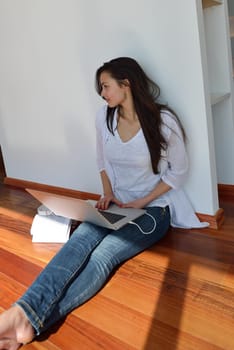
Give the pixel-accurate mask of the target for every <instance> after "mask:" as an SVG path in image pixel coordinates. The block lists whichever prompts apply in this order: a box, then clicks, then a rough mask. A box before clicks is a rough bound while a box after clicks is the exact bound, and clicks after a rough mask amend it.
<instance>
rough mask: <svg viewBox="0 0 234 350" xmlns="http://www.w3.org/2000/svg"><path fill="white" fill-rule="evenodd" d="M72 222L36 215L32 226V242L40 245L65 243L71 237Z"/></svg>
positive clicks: (66, 219) (62, 218)
mask: <svg viewBox="0 0 234 350" xmlns="http://www.w3.org/2000/svg"><path fill="white" fill-rule="evenodd" d="M71 224H72V220H71V219H68V218H65V217H62V216H57V215H54V214H50V215H39V214H36V215H35V217H34V219H33V222H32V226H31V235H32V241H33V242H38V243H65V242H67V241H68V239H69V236H70V230H71Z"/></svg>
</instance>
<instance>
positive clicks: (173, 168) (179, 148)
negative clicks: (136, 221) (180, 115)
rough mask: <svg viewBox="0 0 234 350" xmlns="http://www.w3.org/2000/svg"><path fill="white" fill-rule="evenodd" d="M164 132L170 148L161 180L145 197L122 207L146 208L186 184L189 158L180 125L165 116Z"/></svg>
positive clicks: (171, 117)
mask: <svg viewBox="0 0 234 350" xmlns="http://www.w3.org/2000/svg"><path fill="white" fill-rule="evenodd" d="M163 132H164V136H165V138H166V140H167V143H168V148H167V151H166V158H165V159H164V158H163V159H162V161H163V162H164V163H165V162H166V164H167V166H166V167H165V170H164V171H162V173H161V180H160V181H159V182H158V183H157V185H156V186H155V188H154V189H153V190H152V191H151V192H150V193H149V194H147V195H146V196H145V197H142V198H139V199H137V200H134V201H132V202H129V203H125V204H124V205H122V207H125V208H127V207H133V208H144V207H145V206H147V205H148V204H149V203H150V202H152V201H153V200H155V199H157V198H159V197H160V196H162V195H163V194H164V193H166V192H168V191H169V190H171V189H178V188H180V187H181V186H182V185H183V184H184V182H185V180H186V178H187V173H188V157H187V152H186V147H185V142H184V138H183V134H182V132H181V129H180V127H179V125H178V123H177V122H176V120H175V119H174V117H173V116H170V115H169V114H166V115H164V124H163Z"/></svg>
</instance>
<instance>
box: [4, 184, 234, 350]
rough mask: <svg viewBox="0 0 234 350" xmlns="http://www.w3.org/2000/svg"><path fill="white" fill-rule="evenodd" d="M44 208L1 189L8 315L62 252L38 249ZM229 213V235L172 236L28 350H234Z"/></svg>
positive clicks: (233, 216) (230, 213) (233, 230)
mask: <svg viewBox="0 0 234 350" xmlns="http://www.w3.org/2000/svg"><path fill="white" fill-rule="evenodd" d="M1 180H2V179H1ZM37 207H38V203H37V202H36V200H34V199H32V198H31V197H30V195H28V194H26V193H25V192H24V191H22V190H19V189H14V188H11V187H7V186H4V185H3V184H2V181H1V182H0V311H3V310H4V309H6V308H8V307H9V306H10V305H11V304H12V303H13V302H14V301H15V300H16V299H17V298H18V297H19V296H20V295H21V294H22V293H23V292H24V291H25V290H26V288H27V286H29V285H30V283H31V282H32V281H33V279H34V278H35V277H36V276H37V274H38V273H39V272H40V270H41V269H42V268H43V266H45V264H46V263H47V262H48V261H49V260H50V259H51V258H52V256H53V255H54V254H55V253H56V252H57V250H58V249H59V248H60V247H61V245H60V244H38V243H32V242H31V237H30V234H29V230H30V226H31V222H32V219H33V216H34V215H35V212H36V208H37ZM222 207H223V208H224V209H225V213H226V220H225V223H224V225H223V227H222V229H220V230H219V231H215V230H209V229H203V230H171V231H170V233H169V234H168V236H167V237H166V238H165V239H163V240H162V241H161V242H160V243H159V244H158V245H157V246H155V247H153V248H152V249H150V250H148V251H146V252H144V253H142V254H140V255H138V256H137V257H135V258H133V259H132V260H130V261H128V262H127V263H125V264H124V265H123V266H121V267H120V268H119V269H118V271H117V272H116V274H115V275H114V276H113V277H112V279H111V280H110V281H109V282H108V284H107V285H106V286H105V287H104V288H103V290H102V291H101V292H100V293H99V294H98V295H97V296H95V297H94V298H93V299H92V300H91V301H89V302H88V303H86V304H85V305H83V306H82V307H80V308H79V309H77V310H75V311H74V312H73V313H72V314H71V315H69V316H68V317H67V319H66V320H65V321H64V322H63V323H62V324H60V325H58V326H57V327H56V328H55V329H53V330H52V331H51V333H47V334H45V335H44V336H43V337H41V338H39V339H38V340H36V341H34V342H32V343H31V344H28V345H26V346H25V347H23V349H25V350H27V349H28V350H29V349H40V350H42V349H48V350H59V349H62V350H98V349H106V350H115V349H116V350H130V349H141V350H143V349H144V350H151V349H153V350H177V349H178V350H179V349H183V350H211V349H212V350H218V349H226V350H233V349H234V203H231V202H229V203H228V202H224V203H222Z"/></svg>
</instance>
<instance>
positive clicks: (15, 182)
mask: <svg viewBox="0 0 234 350" xmlns="http://www.w3.org/2000/svg"><path fill="white" fill-rule="evenodd" d="M4 184H5V185H9V186H13V187H17V188H31V189H34V190H38V191H45V192H50V193H57V194H61V195H65V196H70V197H73V198H79V199H84V200H86V199H93V200H97V199H98V198H100V194H95V193H89V192H83V191H77V190H72V189H68V188H63V187H56V186H50V185H45V184H40V183H37V182H31V181H26V180H20V179H15V178H11V177H5V178H4Z"/></svg>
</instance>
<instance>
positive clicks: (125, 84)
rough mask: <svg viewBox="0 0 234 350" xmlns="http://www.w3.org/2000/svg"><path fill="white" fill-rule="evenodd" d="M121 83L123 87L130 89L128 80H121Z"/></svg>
mask: <svg viewBox="0 0 234 350" xmlns="http://www.w3.org/2000/svg"><path fill="white" fill-rule="evenodd" d="M121 83H122V85H123V86H124V87H129V88H130V82H129V80H128V79H123V80H122V82H121Z"/></svg>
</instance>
